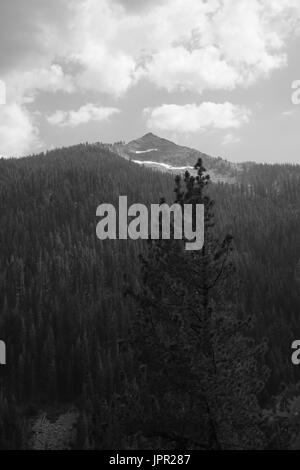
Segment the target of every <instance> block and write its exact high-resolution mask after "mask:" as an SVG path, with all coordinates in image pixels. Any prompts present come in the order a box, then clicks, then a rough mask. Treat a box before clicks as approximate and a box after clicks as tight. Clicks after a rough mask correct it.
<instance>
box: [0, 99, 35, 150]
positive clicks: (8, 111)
mask: <svg viewBox="0 0 300 470" xmlns="http://www.w3.org/2000/svg"><path fill="white" fill-rule="evenodd" d="M39 147H40V142H39V134H38V129H37V128H36V126H35V125H34V123H33V120H32V117H31V116H30V114H29V113H28V111H26V109H24V108H22V107H21V106H19V105H17V104H16V103H13V104H9V105H3V106H0V155H1V156H4V157H10V156H14V157H18V156H22V155H26V154H28V153H29V152H32V151H34V150H37V149H39Z"/></svg>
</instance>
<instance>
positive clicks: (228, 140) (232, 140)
mask: <svg viewBox="0 0 300 470" xmlns="http://www.w3.org/2000/svg"><path fill="white" fill-rule="evenodd" d="M240 141H241V138H240V137H238V136H236V135H234V134H231V133H229V134H226V135H225V137H224V139H223V142H222V144H223V145H230V144H237V143H239V142H240Z"/></svg>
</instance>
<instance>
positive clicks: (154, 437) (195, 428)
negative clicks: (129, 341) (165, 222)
mask: <svg viewBox="0 0 300 470" xmlns="http://www.w3.org/2000/svg"><path fill="white" fill-rule="evenodd" d="M195 168H196V170H197V176H196V177H193V176H191V175H190V174H189V173H188V172H186V174H185V177H184V188H183V187H182V181H181V178H180V177H176V186H175V193H176V200H175V202H177V203H179V204H181V205H182V208H183V206H184V204H192V205H193V207H194V206H195V205H196V204H204V209H205V210H204V214H205V242H204V246H203V248H202V249H201V250H198V251H186V250H185V245H184V241H185V240H184V239H183V240H172V239H171V240H162V239H161V240H157V241H153V240H152V241H150V242H149V249H148V253H147V255H146V256H141V285H140V286H139V288H138V291H137V292H133V291H131V294H132V296H133V297H134V299H135V301H136V303H137V307H138V313H137V318H136V321H135V326H134V330H133V345H132V347H133V348H134V349H135V350H136V351H138V353H137V361H138V367H139V373H138V376H137V378H136V381H135V383H134V384H133V385H132V387H131V388H129V389H128V388H127V390H126V400H127V411H126V412H125V414H124V412H123V422H124V423H125V429H126V421H127V432H136V435H138V434H139V435H142V436H143V437H146V438H147V439H148V440H149V445H150V446H152V447H159V446H160V447H161V446H164V448H166V447H168V446H169V448H174V447H175V448H180V449H182V448H196V449H197V448H198V449H199V448H204V449H248V448H261V447H263V445H264V436H263V433H262V432H261V430H260V424H261V410H260V407H259V404H258V399H257V395H258V394H259V392H260V391H261V389H262V388H263V386H264V383H265V380H266V377H267V369H266V368H265V367H264V366H263V356H264V352H265V344H259V345H257V344H255V343H254V341H252V340H251V338H249V337H248V336H247V335H248V334H249V329H251V326H252V325H251V321H250V320H249V319H247V320H244V319H239V318H238V316H237V313H236V306H235V304H236V298H235V294H234V289H235V287H236V286H235V285H234V279H235V277H236V275H235V271H234V266H233V263H232V261H231V258H232V250H233V244H232V237H231V236H230V235H227V236H225V238H224V239H223V240H221V241H219V240H218V239H216V237H215V235H214V217H213V206H214V203H213V201H212V200H211V199H210V197H209V195H208V193H207V185H208V183H209V176H208V175H206V174H205V169H204V167H203V165H202V161H201V160H199V161H198V163H197V165H196V166H195ZM123 410H124V407H123ZM129 428H130V430H131V431H128V429H129Z"/></svg>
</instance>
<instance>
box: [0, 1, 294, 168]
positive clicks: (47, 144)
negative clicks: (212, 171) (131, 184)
mask: <svg viewBox="0 0 300 470" xmlns="http://www.w3.org/2000/svg"><path fill="white" fill-rule="evenodd" d="M299 20H300V1H299V0H209V1H205V0H55V1H50V0H22V1H21V0H1V3H0V48H1V50H0V52H1V53H0V58H1V61H0V80H1V81H2V82H4V83H5V85H6V104H0V155H5V156H7V155H9V156H10V155H13V156H20V155H26V154H28V153H31V152H38V151H41V150H45V149H51V148H54V147H60V146H63V145H72V144H75V143H79V142H86V141H89V142H93V141H103V142H114V141H117V140H126V141H129V140H131V139H134V138H137V137H140V136H142V135H143V134H145V133H146V132H149V131H151V132H154V133H156V134H158V135H160V136H162V137H166V138H169V139H171V140H174V141H176V142H177V143H179V144H184V145H188V146H191V147H195V148H198V149H199V150H201V151H203V152H206V153H208V154H211V155H213V156H222V157H225V158H228V159H229V160H232V161H247V160H255V161H259V162H294V163H300V157H299V131H300V105H298V106H297V105H293V103H292V100H291V96H292V88H291V86H292V82H293V81H295V80H297V79H300V64H299V49H300V21H299ZM1 90H2V92H1ZM1 95H2V101H3V83H1V82H0V103H1Z"/></svg>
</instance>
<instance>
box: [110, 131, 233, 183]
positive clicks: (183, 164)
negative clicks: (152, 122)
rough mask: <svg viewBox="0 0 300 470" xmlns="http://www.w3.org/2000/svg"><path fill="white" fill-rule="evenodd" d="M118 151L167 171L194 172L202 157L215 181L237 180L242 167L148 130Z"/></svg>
mask: <svg viewBox="0 0 300 470" xmlns="http://www.w3.org/2000/svg"><path fill="white" fill-rule="evenodd" d="M113 148H114V151H116V152H117V153H118V154H119V155H121V156H122V157H124V158H128V159H129V160H132V161H134V162H135V163H139V164H140V165H144V166H146V167H150V168H153V169H157V170H160V171H163V172H170V173H178V172H179V173H180V172H183V171H185V170H189V171H191V172H193V167H194V165H195V162H196V161H197V160H198V159H199V158H202V160H203V162H204V166H205V168H206V169H207V171H209V172H210V175H211V178H212V180H213V181H216V182H218V181H223V182H226V183H234V182H235V181H236V176H237V173H238V171H239V167H238V166H237V165H234V164H233V163H230V162H228V161H226V160H223V159H222V158H214V157H211V156H209V155H207V154H206V153H202V152H200V151H199V150H195V149H192V148H189V147H184V146H181V145H177V144H175V143H174V142H171V141H170V140H167V139H163V138H161V137H158V136H157V135H155V134H153V133H151V132H150V133H148V134H146V135H144V136H143V137H141V138H139V139H136V140H132V141H131V142H129V143H128V144H122V143H119V144H115V145H114V146H113Z"/></svg>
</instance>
